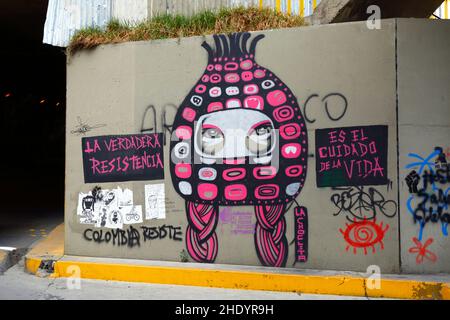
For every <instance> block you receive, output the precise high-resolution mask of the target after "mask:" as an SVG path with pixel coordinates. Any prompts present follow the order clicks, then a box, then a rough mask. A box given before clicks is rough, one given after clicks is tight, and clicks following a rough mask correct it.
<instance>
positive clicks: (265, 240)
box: [65, 19, 450, 273]
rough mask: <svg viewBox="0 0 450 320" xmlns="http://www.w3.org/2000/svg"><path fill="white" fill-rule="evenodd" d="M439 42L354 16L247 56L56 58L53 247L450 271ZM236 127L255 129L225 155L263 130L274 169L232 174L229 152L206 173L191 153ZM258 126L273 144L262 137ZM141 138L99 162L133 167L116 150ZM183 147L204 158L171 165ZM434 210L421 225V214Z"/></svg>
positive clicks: (285, 33)
mask: <svg viewBox="0 0 450 320" xmlns="http://www.w3.org/2000/svg"><path fill="white" fill-rule="evenodd" d="M449 31H450V24H449V23H448V22H444V21H429V20H415V19H413V20H408V19H389V20H383V21H382V23H381V29H378V30H377V29H375V30H369V29H368V28H367V26H366V24H365V22H357V23H343V24H339V25H324V26H312V27H305V28H294V29H285V30H271V31H264V32H254V33H252V34H251V36H250V37H249V39H248V43H247V46H246V47H245V50H247V51H248V52H245V50H244V49H243V47H242V42H237V40H236V41H235V42H233V41H234V40H233V39H234V38H232V40H233V41H229V40H227V38H225V40H224V38H216V41H214V39H213V37H212V36H207V37H192V38H183V39H171V40H158V41H149V42H134V43H123V44H116V45H105V46H100V47H99V48H97V49H95V50H89V51H82V52H79V53H76V54H75V55H74V56H73V57H70V58H69V60H68V65H67V86H68V87H67V135H66V196H65V203H66V207H65V254H69V255H82V256H92V257H115V258H132V259H148V260H162V261H191V262H193V261H197V262H209V263H218V264H235V265H250V266H260V265H266V266H272V267H283V266H286V267H293V268H298V269H319V270H320V269H321V270H329V269H333V270H347V271H358V272H368V273H372V272H374V273H399V272H402V271H403V272H421V273H440V272H449V271H450V269H449V267H450V255H449V253H448V252H449V251H448V250H447V248H448V244H449V240H448V237H447V236H446V224H445V221H446V220H445V219H447V217H448V205H447V203H446V200H445V192H448V189H447V188H448V187H449V186H448V180H445V177H448V176H446V171H445V170H446V169H444V168H445V164H444V160H445V159H447V161H448V157H449V154H448V153H449V151H448V148H449V146H448V145H446V143H448V137H449V135H450V130H449V119H450V117H449V115H450V110H449V108H448V105H449V102H450V96H449V95H450V91H449V90H448V86H449V83H450V78H449V77H450V76H449V74H448V72H445V70H448V63H449V62H448V52H449V45H448V41H447V42H446V41H445V39H446V35H447V34H448V32H449ZM259 35H263V36H264V38H263V39H259V40H260V41H259V42H258V43H257V44H256V43H255V44H256V45H255V46H254V47H253V48H252V47H251V46H250V43H251V41H252V40H253V39H255V38H257V37H258V36H259ZM246 38H247V36H245V35H241V41H243V39H246ZM203 41H206V43H208V45H209V47H208V46H207V45H204V47H202V43H203ZM224 41H226V42H224ZM225 43H226V44H227V45H228V47H227V46H226V45H225ZM232 43H234V44H236V43H239V45H238V46H236V45H234V47H233V50H234V49H235V50H234V51H233V52H232V53H231V52H230V53H229V54H228V55H227V54H224V52H227V51H229V49H230V47H231V46H232ZM218 47H220V48H221V51H222V52H221V53H220V54H218V52H217V48H218ZM205 48H207V49H208V50H210V51H209V53H210V54H209V56H208V51H207V50H205ZM238 49H239V50H241V51H240V52H239V50H238ZM253 49H254V53H252V52H251V51H252V50H253ZM214 50H216V51H214ZM252 54H254V56H252ZM219 56H220V58H221V59H223V60H221V61H219ZM215 58H216V59H217V60H216V61H214V59H215ZM225 58H227V59H228V58H229V60H227V61H225ZM233 58H235V59H234V60H233ZM241 58H242V61H241V60H240V59H241ZM208 59H209V60H208ZM247 60H248V61H247ZM417 61H420V63H418V62H417ZM228 62H238V63H237V64H233V63H231V64H226V63H228ZM216 65H217V66H216ZM225 67H226V69H227V70H225ZM205 68H206V69H205ZM234 69H239V71H233V70H234ZM249 72H250V73H249ZM214 74H217V76H216V75H214ZM230 74H231V75H230ZM236 74H237V77H236ZM205 75H206V76H207V77H205ZM225 77H226V78H225ZM222 78H223V80H222ZM235 80H236V82H235ZM266 80H270V81H267V82H266ZM234 82H235V83H236V84H233V83H234ZM248 84H250V85H256V87H255V86H247V85H248ZM216 87H217V88H216ZM235 87H236V88H235ZM277 88H280V89H281V90H277ZM210 90H212V91H210ZM249 90H258V91H257V92H258V93H256V91H249ZM251 92H253V93H254V94H251ZM219 93H220V94H219ZM213 96H214V97H213ZM225 97H227V98H225ZM234 97H237V100H233V99H236V98H234ZM249 97H250V99H247V98H249ZM220 103H222V105H220ZM220 106H222V107H224V108H226V107H229V109H230V110H228V109H225V110H226V111H223V110H222V111H218V110H216V109H214V108H220ZM239 106H240V107H239ZM286 106H287V107H286ZM233 107H236V108H233ZM424 108H426V109H424ZM424 110H426V112H423V111H424ZM225 112H227V113H226V115H227V116H224V117H223V116H220V117H217V116H216V115H218V114H222V115H225ZM249 112H252V113H251V114H250V113H249ZM212 114H214V116H211V115H212ZM294 115H295V117H296V120H290V119H292V118H291V117H293V116H294ZM258 119H259V120H258ZM257 120H258V121H257ZM254 122H255V125H257V126H256V127H255V128H258V130H253V129H255V128H253V126H252V124H253V123H254ZM256 122H257V123H256ZM196 123H197V124H198V123H202V124H204V126H203V127H198V125H197V124H196ZM238 123H239V125H237V126H238V127H239V128H240V129H245V130H247V126H248V127H249V128H253V129H251V130H248V133H247V134H248V138H243V137H242V136H239V135H238V136H236V139H241V138H242V139H243V140H239V141H241V143H240V144H239V143H238V144H236V148H237V150H240V149H239V146H241V147H243V146H247V148H248V150H250V149H251V148H255V146H252V145H250V144H251V143H252V142H251V141H250V140H249V139H251V135H252V134H254V132H255V131H257V132H260V134H261V135H262V136H259V134H258V136H257V137H256V138H255V137H253V139H254V140H252V141H258V143H259V142H260V141H262V140H261V139H266V140H264V141H263V142H264V143H266V144H267V143H269V144H270V145H271V146H272V145H273V146H274V148H273V149H271V152H272V153H271V156H272V155H273V158H275V154H276V153H277V152H278V155H279V158H278V159H280V160H279V162H278V163H275V164H274V165H273V166H274V167H275V171H272V170H273V169H272V168H268V167H269V165H262V164H256V165H255V164H252V165H250V164H249V165H247V164H245V165H240V164H239V161H240V160H239V159H238V158H239V156H238V155H239V154H238V153H237V154H233V152H234V151H235V152H237V151H236V149H235V150H234V151H231V154H232V156H231V157H233V158H236V159H234V160H236V161H237V162H234V164H232V163H233V162H230V161H229V160H230V158H229V157H230V156H229V154H228V155H225V156H224V157H225V158H227V159H226V162H227V163H228V165H227V166H225V165H224V164H219V163H220V162H218V163H216V164H214V165H212V164H210V163H211V162H209V164H208V163H207V162H206V161H207V160H206V159H211V154H209V155H205V154H204V153H202V152H204V150H206V151H205V152H207V150H214V152H222V151H221V150H222V149H220V148H222V147H223V148H225V149H226V148H227V147H224V146H228V145H225V142H224V141H225V139H226V141H227V143H228V141H230V140H229V139H228V138H225V139H224V137H228V136H227V135H226V134H225V133H224V132H222V133H220V132H219V131H220V130H219V131H218V130H217V126H219V127H220V126H225V127H232V126H233V125H234V124H238ZM285 123H286V124H289V126H285ZM261 125H262V126H263V127H261V128H259V126H261ZM199 128H200V129H199ZM211 128H213V130H210V129H211ZM271 129H278V130H279V131H278V132H279V133H280V135H279V136H277V138H275V137H273V136H270V137H271V138H270V139H273V140H268V139H267V138H264V137H265V136H264V135H263V134H265V133H267V131H269V132H272V131H271ZM218 132H219V133H218ZM275 132H277V131H275ZM172 133H173V135H174V136H176V137H177V139H178V141H173V142H172V141H171V139H170V138H171V135H172ZM124 135H132V136H124ZM142 135H144V136H142ZM197 135H199V136H201V137H202V139H203V140H201V141H205V145H201V147H199V148H196V146H198V145H197V144H196V143H197V142H196V141H197V140H195V139H194V138H195V137H197ZM113 136H114V137H113ZM143 137H145V139H146V140H145V141H147V145H146V147H145V148H144V149H145V151H146V152H148V155H149V156H153V158H152V160H151V161H150V163H147V164H145V162H143V163H142V162H141V163H140V164H136V166H135V168H134V169H135V170H131V169H130V170H129V169H128V168H126V169H125V168H124V167H125V164H124V163H122V164H121V165H122V168H121V169H120V170H118V169H117V168H118V165H119V164H120V163H119V162H115V165H112V164H114V162H113V163H112V164H111V162H112V161H117V159H118V158H117V157H121V158H120V159H121V160H123V159H124V158H125V157H128V159H130V158H132V157H133V156H142V155H143V153H142V152H143V151H144V150H143V148H139V147H137V145H136V144H135V145H134V146H132V145H131V143H132V142H130V141H134V142H135V143H136V141H142V140H139V138H142V139H144V138H143ZM191 137H192V139H190V138H191ZM272 137H273V138H272ZM119 138H120V139H122V140H119ZM127 139H128V140H127ZM132 139H134V140H132ZM136 139H137V140H136ZM255 139H256V140H255ZM149 141H153V142H155V141H157V142H158V143H150V142H149ZM211 141H212V143H213V144H212V145H211V144H208V143H211ZM249 141H250V142H249ZM164 142H165V143H164ZM184 142H186V143H187V147H186V145H185V144H183V143H184ZM191 142H192V143H191ZM96 143H98V145H97V146H96ZM127 143H128V146H127ZM180 143H181V144H180ZM199 143H200V144H201V142H199ZM352 144H353V145H352ZM217 145H219V146H222V147H220V148H218V149H215V148H216V146H217ZM344 145H345V146H344ZM338 146H340V147H339V148H342V150H341V151H340V150H338ZM256 147H257V148H259V147H260V146H259V145H257V146H256ZM436 147H437V149H435V148H436ZM211 148H212V149H211ZM348 148H359V149H357V150H351V151H348V150H347V149H348ZM439 148H440V149H439ZM119 149H120V150H119ZM241 149H242V148H241ZM230 150H231V149H230ZM242 150H244V149H242ZM248 150H244V151H242V152H243V154H244V155H245V157H247V158H246V160H248V159H249V158H250V157H251V156H249V153H248V152H249V151H248ZM258 150H259V149H258ZM297 151H300V153H297ZM185 152H188V154H189V155H190V154H194V153H196V154H197V153H200V154H203V156H202V157H203V158H202V161H204V162H203V164H200V165H198V164H197V163H195V164H192V163H190V162H188V161H184V160H183V161H181V160H180V159H184V158H183V157H184V156H185ZM245 152H247V153H245ZM339 152H344V153H345V152H347V153H348V152H350V153H349V154H348V155H347V156H344V155H339ZM214 154H216V153H214ZM336 154H337V155H336ZM158 156H159V157H160V159H161V164H162V167H163V168H161V165H159V162H158ZM162 157H163V159H162ZM252 157H256V158H257V159H258V161H264V159H262V158H261V159H262V160H261V159H260V158H259V157H257V156H252ZM418 157H421V158H418ZM136 159H139V157H137V158H136ZM141 159H142V158H141ZM146 159H148V158H146ZM155 159H156V160H155ZM423 159H428V160H426V161H425V162H426V163H425V166H423V167H422V164H423V163H424V160H423ZM104 160H108V161H106V162H101V161H104ZM221 160H222V159H221ZM96 161H97V162H96ZM130 161H131V160H130ZM214 161H216V160H213V162H214ZM147 162H148V161H147ZM216 162H217V161H216ZM418 162H419V163H418ZM428 162H429V163H428ZM179 164H181V165H179ZM272 164H273V163H272ZM146 166H147V168H145V167H146ZM262 167H264V168H262ZM203 168H206V169H203ZM235 168H239V170H234V169H235ZM258 168H259V169H258ZM421 168H422V170H421ZM212 169H213V170H212ZM228 169H233V170H234V171H233V170H231V171H233V174H232V175H228V173H229V172H231V171H225V170H228ZM240 169H242V170H240ZM413 170H415V171H416V174H417V175H418V176H419V181H418V183H417V184H416V182H417V179H418V178H417V175H414V173H412V171H413ZM438 170H439V175H438ZM411 173H412V174H411ZM410 174H411V175H410ZM162 175H163V176H164V178H162ZM244 175H246V177H245V178H243V179H242V180H239V179H241V176H242V177H243V176H244ZM438 176H439V177H440V176H443V177H444V178H442V179H441V178H439V179H438V178H437V177H438ZM407 177H408V178H407ZM430 177H434V183H430V182H428V184H426V182H425V181H431V180H430V179H431V178H430ZM236 181H237V182H236ZM242 181H243V182H242ZM424 183H425V184H426V185H424ZM118 187H120V188H121V190H118V189H117V188H118ZM125 189H128V190H129V191H126V192H124V190H125ZM416 189H417V190H416ZM106 190H107V191H108V192H106ZM439 190H441V191H439ZM446 190H447V191H446ZM131 195H132V197H131ZM425 198H427V200H429V201H425V202H424V203H423V205H421V202H422V201H423V199H425ZM130 200H132V204H131V202H130ZM433 206H434V208H435V209H434V210H435V211H436V212H435V213H434V215H433V217H432V218H433V219H429V220H420V212H421V209H423V208H425V209H426V210H425V211H427V210H428V208H430V207H432V208H433ZM439 208H441V209H439ZM432 210H433V209H432ZM438 211H440V213H439V212H438ZM445 214H447V215H445ZM133 219H136V220H133ZM420 221H423V227H422V228H420V227H419V225H420ZM425 221H427V222H426V223H425ZM420 230H422V231H420ZM429 239H432V240H431V242H430V240H429Z"/></svg>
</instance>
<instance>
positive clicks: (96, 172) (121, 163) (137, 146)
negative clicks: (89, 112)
mask: <svg viewBox="0 0 450 320" xmlns="http://www.w3.org/2000/svg"><path fill="white" fill-rule="evenodd" d="M160 141H162V133H152V134H133V135H117V136H96V137H85V138H82V140H81V145H82V154H83V170H84V182H85V183H92V182H117V181H134V180H159V179H164V154H163V149H162V147H161V143H160Z"/></svg>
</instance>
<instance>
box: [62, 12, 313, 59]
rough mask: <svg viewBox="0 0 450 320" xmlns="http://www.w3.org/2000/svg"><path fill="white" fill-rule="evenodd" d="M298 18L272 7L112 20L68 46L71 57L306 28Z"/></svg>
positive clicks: (78, 36) (80, 33) (84, 32)
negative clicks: (102, 49) (133, 45)
mask: <svg viewBox="0 0 450 320" xmlns="http://www.w3.org/2000/svg"><path fill="white" fill-rule="evenodd" d="M304 25H305V22H304V19H303V18H302V17H300V16H298V15H289V14H285V13H281V12H276V11H275V10H273V9H270V8H262V9H260V8H254V7H250V8H244V7H237V8H222V9H220V10H219V11H217V12H213V11H205V12H201V13H197V14H195V15H193V16H190V17H185V16H180V15H177V16H171V15H161V16H157V17H154V18H153V19H150V20H147V21H145V22H142V23H139V24H137V25H135V26H131V25H129V24H127V23H121V22H119V21H117V20H112V21H111V22H110V23H109V24H108V25H107V26H106V28H103V29H102V28H86V29H82V30H80V31H78V32H77V33H76V34H75V35H74V36H73V37H72V39H71V41H70V44H69V46H68V47H67V54H68V55H71V54H73V53H74V52H76V51H78V50H81V49H90V48H94V47H96V46H98V45H101V44H107V43H120V42H127V41H141V40H154V39H168V38H181V37H190V36H200V35H209V34H219V33H231V32H245V31H256V30H267V29H278V28H292V27H299V26H304Z"/></svg>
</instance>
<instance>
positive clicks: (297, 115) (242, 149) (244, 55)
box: [170, 33, 308, 267]
mask: <svg viewBox="0 0 450 320" xmlns="http://www.w3.org/2000/svg"><path fill="white" fill-rule="evenodd" d="M250 38H251V36H250V34H249V33H235V34H231V35H229V36H225V35H215V36H214V46H213V47H212V46H210V45H209V44H208V43H207V42H203V44H202V46H203V48H205V50H206V51H207V52H208V64H207V67H206V70H205V71H204V73H203V75H202V76H201V77H200V79H199V80H198V82H197V83H196V84H195V85H194V86H193V89H192V90H191V91H190V92H189V94H188V95H187V96H186V98H185V100H184V101H183V102H182V104H181V105H180V107H179V109H178V112H177V115H176V117H175V121H174V124H173V132H174V138H175V139H172V141H171V145H170V149H171V163H170V169H171V175H172V181H173V184H174V187H175V189H176V190H177V192H178V193H179V194H180V195H181V196H182V197H183V198H184V199H185V200H186V210H187V218H188V222H189V226H188V227H187V230H186V244H187V250H188V252H189V254H190V256H191V257H192V258H193V259H194V260H195V261H198V262H214V260H215V259H216V256H217V252H218V248H219V243H218V239H217V235H216V227H217V223H218V219H219V211H218V206H219V205H221V206H241V205H251V206H253V207H254V211H255V215H256V218H257V219H256V227H255V234H254V241H255V246H256V251H257V254H258V257H259V259H260V261H261V263H262V264H263V265H266V266H274V267H281V266H285V264H286V260H287V256H288V242H287V239H286V235H285V233H286V221H285V218H284V214H285V212H286V206H287V205H288V204H289V203H290V202H292V201H293V200H294V199H295V198H296V197H297V196H298V195H299V193H300V191H301V189H302V187H303V184H304V181H305V176H306V165H307V152H308V149H307V147H308V143H307V134H306V133H307V132H306V126H305V121H304V119H303V117H302V115H301V111H300V107H299V105H298V103H297V100H296V98H295V96H294V94H293V93H292V92H291V90H290V89H289V88H288V87H287V86H286V85H285V84H284V83H283V82H282V80H281V79H280V78H279V77H277V76H276V75H275V74H274V73H273V72H272V71H270V70H268V69H267V68H265V67H263V66H260V65H259V64H258V63H257V62H256V58H255V52H256V46H257V43H258V42H259V41H260V40H262V39H263V38H264V35H257V36H255V37H253V39H250ZM277 131H278V132H279V134H277ZM173 140H176V141H173ZM273 160H275V161H273Z"/></svg>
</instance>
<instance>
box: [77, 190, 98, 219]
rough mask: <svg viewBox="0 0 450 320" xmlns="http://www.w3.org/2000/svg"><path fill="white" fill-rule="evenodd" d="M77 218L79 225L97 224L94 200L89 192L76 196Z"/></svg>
mask: <svg viewBox="0 0 450 320" xmlns="http://www.w3.org/2000/svg"><path fill="white" fill-rule="evenodd" d="M77 216H79V218H80V223H81V224H95V223H96V222H97V217H98V215H97V212H96V211H95V198H94V197H93V196H92V193H91V192H88V193H83V192H80V193H79V194H78V206H77Z"/></svg>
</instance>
